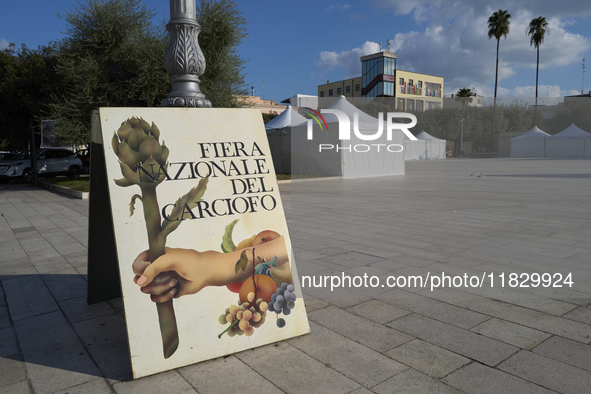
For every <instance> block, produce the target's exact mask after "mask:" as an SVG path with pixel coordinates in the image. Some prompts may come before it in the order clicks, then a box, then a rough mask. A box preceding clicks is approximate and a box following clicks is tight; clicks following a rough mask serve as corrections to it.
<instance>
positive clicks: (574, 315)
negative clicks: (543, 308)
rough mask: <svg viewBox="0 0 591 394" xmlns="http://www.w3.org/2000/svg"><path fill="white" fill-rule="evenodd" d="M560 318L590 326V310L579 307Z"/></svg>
mask: <svg viewBox="0 0 591 394" xmlns="http://www.w3.org/2000/svg"><path fill="white" fill-rule="evenodd" d="M562 317H564V318H566V319H571V320H576V321H579V322H581V323H586V324H589V325H591V308H588V307H584V306H579V307H577V308H576V309H573V310H572V311H570V312H569V313H567V314H566V315H563V316H562Z"/></svg>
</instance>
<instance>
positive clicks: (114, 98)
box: [50, 0, 246, 144]
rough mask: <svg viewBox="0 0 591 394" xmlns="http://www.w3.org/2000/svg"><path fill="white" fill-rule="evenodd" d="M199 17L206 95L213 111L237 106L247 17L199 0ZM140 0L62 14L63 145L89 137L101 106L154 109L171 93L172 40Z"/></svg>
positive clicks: (56, 108)
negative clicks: (168, 62)
mask: <svg viewBox="0 0 591 394" xmlns="http://www.w3.org/2000/svg"><path fill="white" fill-rule="evenodd" d="M197 12H198V15H197V19H198V22H199V23H200V25H201V28H202V31H201V34H200V35H199V44H200V47H201V49H202V51H203V53H204V56H205V61H206V69H205V73H204V75H202V76H201V78H200V79H201V86H200V87H201V90H202V92H203V93H204V94H205V96H206V97H207V98H208V99H209V100H210V101H211V102H212V104H213V106H214V107H237V106H241V103H240V102H239V101H238V100H237V99H235V98H234V97H233V96H232V95H233V94H243V93H245V92H246V89H245V82H244V72H243V69H244V64H245V61H244V60H242V59H241V58H240V56H239V55H238V52H237V48H236V47H237V46H238V45H239V44H240V42H241V41H242V39H243V38H244V37H246V28H245V23H246V22H245V20H244V18H243V17H242V14H241V12H240V11H239V10H238V9H237V7H236V5H235V4H234V3H233V2H232V1H230V0H201V2H200V3H199V7H198V10H197ZM153 17H154V13H153V11H151V10H150V9H148V8H147V7H146V6H143V5H141V1H140V0H104V1H100V0H86V1H85V2H81V3H79V4H78V5H77V6H75V7H74V8H73V9H72V10H71V11H70V12H67V13H66V14H64V15H63V19H64V21H65V23H66V31H65V33H66V37H65V38H64V39H63V40H61V42H60V46H59V52H58V53H57V54H56V71H57V74H58V77H59V79H60V86H61V88H60V89H59V90H58V91H57V92H56V93H55V95H54V97H53V100H52V104H51V106H50V114H51V115H50V116H51V118H52V119H60V122H59V124H58V125H57V127H56V133H57V134H58V135H59V136H60V137H61V138H63V139H64V140H67V141H70V142H72V143H76V144H85V143H87V142H88V140H89V131H90V113H91V112H92V111H93V110H95V109H98V108H99V107H155V106H159V105H160V103H161V101H162V100H163V99H164V98H165V97H166V95H168V93H170V91H171V83H170V78H171V77H170V76H169V75H168V74H167V72H166V70H165V68H164V57H165V54H166V50H167V48H168V44H169V37H168V33H167V32H166V29H165V28H164V23H159V24H154V23H153V22H152V19H153Z"/></svg>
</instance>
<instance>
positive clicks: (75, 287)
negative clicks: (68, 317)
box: [41, 268, 87, 302]
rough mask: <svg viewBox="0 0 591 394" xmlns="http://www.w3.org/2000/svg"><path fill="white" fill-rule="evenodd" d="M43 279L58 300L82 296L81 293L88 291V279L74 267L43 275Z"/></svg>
mask: <svg viewBox="0 0 591 394" xmlns="http://www.w3.org/2000/svg"><path fill="white" fill-rule="evenodd" d="M41 279H43V282H44V283H45V285H46V286H47V288H48V289H49V291H50V292H51V294H52V295H53V297H54V298H55V299H56V301H58V302H59V301H64V300H69V299H72V298H76V297H80V295H81V294H85V293H86V288H87V282H86V280H84V278H83V277H82V276H81V275H80V274H78V273H77V272H76V271H75V270H74V269H73V268H69V269H67V270H64V271H58V272H55V273H52V274H48V275H41Z"/></svg>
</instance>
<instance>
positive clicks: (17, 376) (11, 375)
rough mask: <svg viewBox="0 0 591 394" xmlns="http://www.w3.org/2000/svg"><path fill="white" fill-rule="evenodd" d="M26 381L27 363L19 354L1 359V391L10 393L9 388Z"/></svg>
mask: <svg viewBox="0 0 591 394" xmlns="http://www.w3.org/2000/svg"><path fill="white" fill-rule="evenodd" d="M26 380H27V374H26V369H25V363H23V362H22V360H21V356H20V355H19V354H18V353H14V354H12V355H10V356H2V357H0V391H2V392H5V393H9V391H7V388H6V387H7V386H11V385H13V384H15V383H18V382H22V381H25V382H26Z"/></svg>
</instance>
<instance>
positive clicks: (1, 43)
mask: <svg viewBox="0 0 591 394" xmlns="http://www.w3.org/2000/svg"><path fill="white" fill-rule="evenodd" d="M9 45H10V43H9V42H8V41H7V40H5V39H1V40H0V51H1V50H3V49H6V48H8V46H9Z"/></svg>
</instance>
